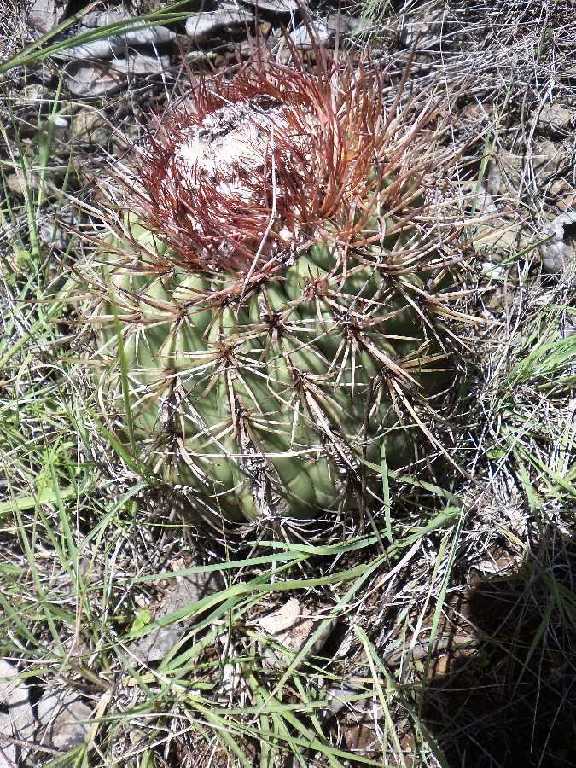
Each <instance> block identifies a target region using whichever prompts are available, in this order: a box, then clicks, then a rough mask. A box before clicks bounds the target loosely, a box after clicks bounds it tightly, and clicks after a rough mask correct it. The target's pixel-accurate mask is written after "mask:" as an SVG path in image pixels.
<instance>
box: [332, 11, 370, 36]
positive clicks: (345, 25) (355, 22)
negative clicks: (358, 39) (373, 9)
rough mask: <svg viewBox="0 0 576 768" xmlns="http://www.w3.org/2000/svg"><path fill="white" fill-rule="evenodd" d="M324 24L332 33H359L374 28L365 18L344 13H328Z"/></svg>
mask: <svg viewBox="0 0 576 768" xmlns="http://www.w3.org/2000/svg"><path fill="white" fill-rule="evenodd" d="M326 25H327V27H328V29H329V30H330V31H331V32H332V33H333V34H334V35H359V34H362V33H363V32H368V31H370V30H371V29H373V28H374V25H373V24H371V23H370V22H369V21H366V19H358V18H356V16H348V15H347V14H345V13H331V14H329V15H328V18H327V19H326Z"/></svg>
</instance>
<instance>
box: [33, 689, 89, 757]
mask: <svg viewBox="0 0 576 768" xmlns="http://www.w3.org/2000/svg"><path fill="white" fill-rule="evenodd" d="M91 716H92V709H91V708H90V707H89V706H88V705H87V704H85V703H84V702H83V701H82V700H81V699H80V698H79V697H78V694H77V693H75V692H73V691H66V690H63V691H55V692H53V693H47V694H44V696H43V697H42V698H41V699H40V701H39V702H38V723H39V729H40V733H41V734H42V742H43V743H44V744H48V745H49V746H50V747H52V748H53V749H59V750H62V751H63V752H65V751H68V750H69V749H73V748H74V747H77V746H79V745H80V744H82V743H83V742H84V741H86V738H87V737H88V733H89V730H90V718H91Z"/></svg>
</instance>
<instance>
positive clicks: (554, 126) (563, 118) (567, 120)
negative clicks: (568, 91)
mask: <svg viewBox="0 0 576 768" xmlns="http://www.w3.org/2000/svg"><path fill="white" fill-rule="evenodd" d="M575 124H576V110H575V109H571V108H570V107H565V106H564V105H562V104H559V103H558V102H555V103H554V104H547V105H546V106H545V107H543V108H542V110H541V111H540V114H539V116H538V125H539V126H540V127H542V128H544V129H545V130H549V131H552V133H566V132H568V131H569V130H570V129H571V128H572V127H574V125H575Z"/></svg>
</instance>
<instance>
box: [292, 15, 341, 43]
mask: <svg viewBox="0 0 576 768" xmlns="http://www.w3.org/2000/svg"><path fill="white" fill-rule="evenodd" d="M288 37H289V38H290V40H291V41H292V43H293V45H294V46H295V47H296V48H301V49H303V50H306V49H308V48H315V47H316V46H328V45H330V43H331V42H332V41H333V39H334V31H333V30H332V29H330V27H329V26H328V24H327V23H326V21H322V20H320V19H317V20H315V21H313V22H308V24H301V25H300V26H299V27H296V29H294V30H292V32H290V34H289V35H288Z"/></svg>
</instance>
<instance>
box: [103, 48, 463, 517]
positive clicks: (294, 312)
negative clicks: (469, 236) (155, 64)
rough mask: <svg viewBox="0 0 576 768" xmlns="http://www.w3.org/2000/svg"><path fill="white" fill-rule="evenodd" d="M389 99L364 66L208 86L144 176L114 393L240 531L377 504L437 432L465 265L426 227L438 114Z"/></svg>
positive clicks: (157, 135)
mask: <svg viewBox="0 0 576 768" xmlns="http://www.w3.org/2000/svg"><path fill="white" fill-rule="evenodd" d="M382 91H383V87H382V84H381V82H380V80H379V78H378V76H377V73H376V72H375V71H374V70H372V69H371V68H370V67H369V66H368V65H365V66H363V67H357V66H352V65H350V64H347V63H344V64H338V65H334V66H331V67H324V68H322V67H320V68H319V69H318V70H316V71H306V70H304V69H303V68H298V67H293V66H284V65H280V64H277V63H272V62H266V63H263V62H262V61H259V62H258V63H256V64H252V65H250V66H246V67H244V68H242V69H241V70H240V71H239V72H238V73H237V74H236V75H235V76H234V77H232V78H227V77H225V76H224V75H220V74H219V75H216V76H213V77H209V78H205V79H203V80H202V81H201V82H200V84H199V85H197V86H196V87H195V88H194V90H193V91H192V93H191V94H190V95H189V97H188V98H187V99H186V100H185V101H183V102H181V103H179V104H177V105H176V106H173V107H172V108H171V109H170V110H169V111H168V113H167V114H166V115H165V116H164V117H163V118H162V119H161V120H159V121H158V125H157V127H156V130H155V131H154V135H153V136H151V137H150V139H149V140H148V142H147V144H146V145H145V146H144V148H143V149H140V150H139V151H137V152H136V151H135V159H134V161H133V164H132V167H131V170H130V172H129V173H128V175H124V176H123V183H122V185H121V186H122V188H123V192H122V199H123V201H124V209H123V210H124V213H123V215H122V216H119V217H117V223H116V226H115V228H114V231H115V234H114V236H113V237H108V238H107V240H106V243H105V245H104V246H102V247H101V248H100V251H99V254H98V259H97V262H94V263H93V272H92V274H91V278H90V279H91V282H92V285H95V284H98V285H99V292H98V295H99V299H98V301H97V303H96V305H94V306H93V308H92V314H91V322H93V323H94V325H95V327H96V329H97V331H96V333H97V340H98V360H99V362H98V365H97V371H98V378H99V388H100V401H101V402H102V404H103V407H104V409H105V412H106V417H107V419H108V422H109V423H110V424H111V426H112V428H113V429H115V430H116V432H117V433H118V434H120V435H121V436H122V439H123V440H124V441H125V442H126V443H128V442H129V441H130V440H132V442H133V447H135V448H137V450H138V451H139V452H140V455H141V456H143V457H145V459H146V461H147V463H148V466H149V467H150V468H151V471H152V472H153V473H154V474H156V475H157V476H158V477H161V478H162V479H163V480H165V481H167V482H170V483H172V484H178V485H186V486H189V487H190V488H192V489H194V492H195V494H196V498H197V500H198V503H199V504H202V505H204V506H205V508H206V509H209V510H211V511H212V512H216V513H218V514H221V515H223V516H224V517H225V518H226V519H229V520H230V519H236V520H238V519H240V520H242V519H247V520H254V519H262V518H270V517H273V518H274V517H276V516H287V517H292V518H310V517H312V518H314V517H315V516H318V515H322V514H324V513H326V512H334V511H337V510H342V509H343V508H345V507H347V506H350V505H352V506H354V505H358V504H359V503H360V501H359V500H360V498H361V496H363V497H364V500H365V498H366V496H367V494H370V493H372V495H373V496H374V494H375V492H374V490H371V489H372V484H373V481H374V480H375V479H377V473H375V472H374V469H373V465H374V463H377V464H379V463H380V460H381V455H382V451H383V450H385V452H386V459H387V462H388V464H389V465H399V464H401V463H403V462H405V461H407V460H408V459H409V457H410V456H411V455H413V450H414V447H413V446H414V443H415V442H418V440H419V441H420V442H421V441H422V435H421V433H420V430H421V429H423V430H424V432H425V434H426V435H427V438H426V439H427V440H432V441H433V442H434V440H435V438H434V437H433V435H432V433H431V431H430V429H429V428H428V427H427V426H426V423H428V422H426V419H427V418H428V417H427V414H429V413H430V411H431V409H430V407H429V405H428V402H427V401H428V400H429V398H430V397H431V395H432V393H433V392H435V391H437V390H438V389H440V388H441V387H442V386H444V385H445V383H446V381H447V378H446V377H447V375H448V374H447V373H446V371H447V368H448V367H449V366H447V363H446V361H447V347H446V339H447V338H448V335H447V334H446V333H444V331H443V324H444V323H445V322H446V320H447V319H450V317H451V316H455V315H454V313H453V311H452V309H451V308H450V304H451V302H452V301H453V298H454V292H453V291H452V288H451V286H452V284H453V282H454V275H455V273H456V271H457V269H458V267H457V265H455V261H456V260H455V258H454V257H451V256H449V255H446V252H444V250H443V249H442V248H441V247H438V245H437V243H435V242H433V241H432V240H429V239H428V240H427V239H426V238H427V236H426V235H425V234H423V232H424V229H425V219H426V205H425V204H424V187H423V178H424V174H425V173H426V172H428V171H429V170H430V167H431V147H432V143H433V135H432V133H433V132H432V131H431V130H430V129H429V128H428V127H427V126H428V125H429V124H430V120H431V114H430V113H429V112H428V113H425V114H420V115H416V116H414V118H413V123H412V124H407V123H405V122H402V121H401V120H399V119H398V115H397V113H398V101H396V102H394V103H393V104H391V105H389V107H388V109H386V108H385V106H384V103H383V97H382ZM116 203H117V201H116ZM425 422H426V423H425ZM362 503H364V502H362Z"/></svg>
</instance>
